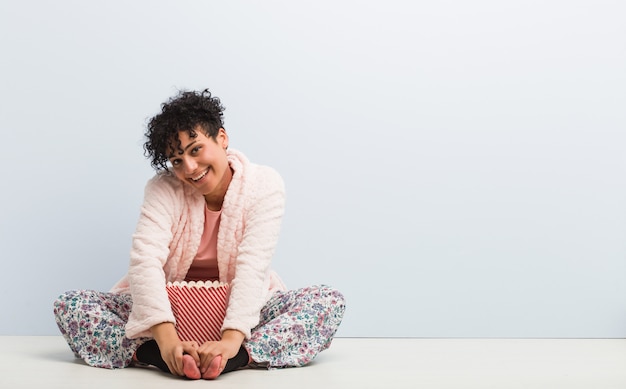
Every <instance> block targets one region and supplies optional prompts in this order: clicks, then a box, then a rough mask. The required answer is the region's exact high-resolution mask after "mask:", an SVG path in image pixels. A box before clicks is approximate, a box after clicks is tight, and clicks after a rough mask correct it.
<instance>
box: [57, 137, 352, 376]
mask: <svg viewBox="0 0 626 389" xmlns="http://www.w3.org/2000/svg"><path fill="white" fill-rule="evenodd" d="M227 153H228V155H227V156H228V161H229V164H230V167H231V170H232V171H233V177H232V180H231V182H230V185H229V187H228V190H227V192H226V196H225V198H224V202H223V205H222V210H221V214H220V215H219V218H218V220H219V221H218V223H219V224H218V225H219V228H217V230H216V231H215V234H216V239H215V237H214V236H213V239H214V240H216V242H217V243H216V257H217V258H216V262H217V268H216V269H213V270H217V271H209V272H208V273H217V274H215V276H217V277H218V279H219V281H220V282H225V283H228V284H229V285H230V295H229V300H228V305H227V309H226V316H225V318H224V322H223V325H222V330H227V329H234V330H238V331H240V332H242V333H243V334H244V335H245V340H244V343H243V346H244V347H245V348H246V350H247V351H248V354H249V355H250V357H251V358H252V360H253V361H254V362H255V364H258V365H263V366H268V367H287V366H303V365H305V364H307V363H308V362H310V361H311V360H312V359H313V358H315V356H316V355H317V354H318V353H319V352H321V351H323V350H325V349H326V348H328V347H329V346H330V343H331V341H332V338H333V336H334V335H335V333H336V331H337V328H338V326H339V324H340V323H341V320H342V318H343V313H344V311H345V303H344V298H343V296H342V295H341V293H340V292H338V291H337V290H335V289H333V288H331V287H329V286H324V285H319V286H312V287H308V288H302V289H298V290H286V288H285V286H284V284H283V282H282V281H281V279H280V278H279V277H278V275H277V274H276V273H275V272H274V271H272V270H271V268H270V263H271V259H272V256H273V254H274V249H275V247H276V243H277V241H278V235H279V230H280V224H281V220H282V216H283V211H284V201H285V200H284V197H285V196H284V185H283V182H282V179H281V178H280V176H279V175H278V173H276V172H275V171H274V170H273V169H271V168H269V167H266V166H261V165H256V164H253V163H251V162H249V161H248V160H247V158H246V157H245V156H244V155H243V154H242V153H240V152H238V151H235V150H232V149H229V150H228V151H227ZM205 215H207V210H206V203H205V200H204V197H203V196H202V194H200V193H198V192H196V191H195V189H194V188H192V187H191V186H190V185H188V184H186V183H184V182H182V181H180V180H179V179H178V178H176V177H175V176H174V175H173V174H170V173H169V172H163V173H159V174H157V175H156V176H155V177H154V178H152V179H151V180H150V181H149V182H148V184H147V185H146V189H145V196H144V202H143V204H142V207H141V213H140V217H139V221H138V223H137V228H136V230H135V233H134V234H133V242H132V248H131V253H130V266H129V271H128V274H127V275H126V276H125V277H124V278H123V279H122V280H120V281H119V282H118V283H117V284H116V285H115V286H114V287H113V288H112V290H111V291H110V292H97V291H85V290H77V291H70V292H67V293H64V294H63V295H61V296H60V297H59V298H58V299H57V300H56V301H55V303H54V313H55V316H56V321H57V324H58V326H59V329H60V330H61V333H62V334H63V336H64V337H65V339H66V341H67V342H68V344H69V346H70V348H71V349H72V351H73V352H74V353H75V354H76V356H77V357H80V358H82V359H83V360H85V362H87V363H88V364H89V365H91V366H97V367H104V368H121V367H125V366H128V365H130V364H131V362H132V356H133V354H134V352H135V351H136V350H137V348H138V347H139V346H140V345H142V344H143V343H145V342H146V341H148V340H150V339H151V338H152V336H151V332H150V328H151V327H152V326H154V325H156V324H159V323H163V322H172V323H174V322H175V318H174V315H173V313H172V309H171V306H170V302H169V299H168V296H167V292H166V289H165V284H166V283H167V282H174V281H183V280H185V279H186V278H187V275H188V273H190V274H192V273H194V277H197V274H198V271H197V265H198V261H197V259H198V258H197V256H198V255H199V254H200V253H206V250H205V249H203V248H202V247H205V246H206V242H207V239H209V238H210V237H207V234H204V236H203V232H204V231H205V221H206V219H207V218H206V217H205ZM201 243H202V247H201ZM199 251H200V253H199ZM200 256H202V255H200ZM194 260H196V261H195V262H194ZM192 264H193V266H192ZM190 269H192V271H191V272H190V271H189V270H190ZM194 269H195V270H194Z"/></svg>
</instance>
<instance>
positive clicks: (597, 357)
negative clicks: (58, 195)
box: [0, 336, 626, 389]
mask: <svg viewBox="0 0 626 389" xmlns="http://www.w3.org/2000/svg"><path fill="white" fill-rule="evenodd" d="M209 386H210V387H211V388H276V389H279V388H298V389H306V388H316V389H331V388H359V389H361V388H481V389H485V388H497V389H510V388H512V389H513V388H550V389H561V388H564V389H574V388H584V389H608V388H615V389H624V388H626V339H595V340H587V339H577V340H573V339H372V338H365V339H363V338H339V339H335V341H334V342H333V344H332V346H331V348H330V349H329V350H327V351H324V352H323V353H321V354H320V355H319V357H318V358H317V359H316V360H315V361H314V363H312V364H311V365H309V366H307V367H303V368H297V369H293V368H292V369H281V370H271V371H267V370H243V371H237V372H233V373H229V374H225V375H223V376H221V377H219V378H218V379H217V380H215V381H203V380H199V381H189V380H184V379H179V378H175V377H172V376H169V375H166V374H163V373H160V372H156V371H153V370H151V369H142V368H129V369H121V370H104V369H97V368H92V367H88V366H86V365H85V364H83V363H82V362H81V361H79V360H76V359H74V357H73V354H72V353H71V352H70V350H69V348H68V347H67V346H66V344H65V343H64V341H63V338H61V337H60V336H44V337H38V336H27V337H9V336H4V337H0V388H1V389H9V388H10V389H13V388H64V389H70V388H89V389H100V388H107V389H113V388H116V389H117V388H132V389H139V388H150V389H159V388H168V389H174V388H199V387H209Z"/></svg>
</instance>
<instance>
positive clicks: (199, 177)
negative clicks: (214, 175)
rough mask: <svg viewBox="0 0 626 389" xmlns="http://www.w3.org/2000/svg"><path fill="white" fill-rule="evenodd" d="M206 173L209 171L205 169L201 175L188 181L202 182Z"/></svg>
mask: <svg viewBox="0 0 626 389" xmlns="http://www.w3.org/2000/svg"><path fill="white" fill-rule="evenodd" d="M208 172H209V169H206V170H205V171H203V172H202V173H200V174H198V175H197V176H195V177H189V179H190V180H191V181H193V182H198V181H200V180H202V179H203V178H204V177H205V176H206V175H207V173H208Z"/></svg>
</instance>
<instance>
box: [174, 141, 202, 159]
mask: <svg viewBox="0 0 626 389" xmlns="http://www.w3.org/2000/svg"><path fill="white" fill-rule="evenodd" d="M196 142H197V140H196V139H194V140H192V141H191V142H190V143H189V144H188V145H187V146H185V149H184V150H183V152H182V153H181V152H180V151H179V152H178V155H180V154H183V153H184V152H185V151H187V149H188V148H190V147H191V146H193V145H194V144H195V143H196ZM175 156H176V155H175V154H174V153H171V154H170V155H168V156H167V158H173V157H175Z"/></svg>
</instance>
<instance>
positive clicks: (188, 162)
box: [183, 158, 198, 174]
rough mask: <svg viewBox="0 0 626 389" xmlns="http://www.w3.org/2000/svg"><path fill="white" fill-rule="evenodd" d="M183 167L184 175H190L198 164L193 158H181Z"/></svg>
mask: <svg viewBox="0 0 626 389" xmlns="http://www.w3.org/2000/svg"><path fill="white" fill-rule="evenodd" d="M183 167H184V169H185V174H191V173H193V172H195V171H196V168H197V167H198V164H197V163H196V160H195V159H193V158H183Z"/></svg>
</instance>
